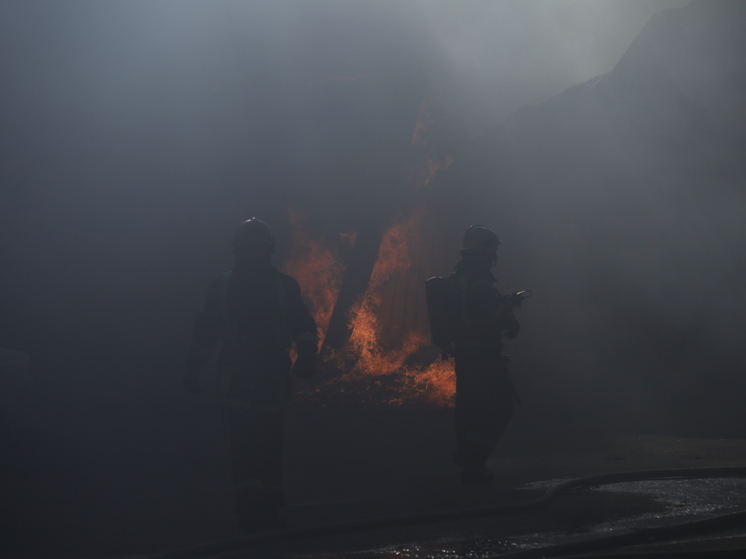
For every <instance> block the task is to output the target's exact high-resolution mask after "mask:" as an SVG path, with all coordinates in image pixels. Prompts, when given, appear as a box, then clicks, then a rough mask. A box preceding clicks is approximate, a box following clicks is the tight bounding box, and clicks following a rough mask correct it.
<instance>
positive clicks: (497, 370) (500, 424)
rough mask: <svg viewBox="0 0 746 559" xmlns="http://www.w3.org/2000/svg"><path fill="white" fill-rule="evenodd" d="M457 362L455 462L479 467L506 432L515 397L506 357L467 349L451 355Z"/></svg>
mask: <svg viewBox="0 0 746 559" xmlns="http://www.w3.org/2000/svg"><path fill="white" fill-rule="evenodd" d="M454 353H455V355H454V358H455V362H456V413H455V423H456V443H457V450H456V455H455V456H454V461H455V462H456V463H457V464H459V465H461V466H465V467H468V466H480V465H484V462H485V461H486V460H487V458H489V456H490V454H492V451H493V450H494V448H495V446H496V445H497V442H498V440H499V439H500V437H501V436H502V434H503V433H504V432H505V429H506V428H507V426H508V423H509V422H510V417H511V415H512V413H513V408H514V406H515V400H516V394H515V387H514V386H513V380H512V379H511V377H510V373H509V372H508V361H509V358H508V357H503V356H502V355H501V354H500V351H499V350H495V349H488V348H480V347H473V348H472V347H469V348H460V349H458V350H457V351H456V352H454Z"/></svg>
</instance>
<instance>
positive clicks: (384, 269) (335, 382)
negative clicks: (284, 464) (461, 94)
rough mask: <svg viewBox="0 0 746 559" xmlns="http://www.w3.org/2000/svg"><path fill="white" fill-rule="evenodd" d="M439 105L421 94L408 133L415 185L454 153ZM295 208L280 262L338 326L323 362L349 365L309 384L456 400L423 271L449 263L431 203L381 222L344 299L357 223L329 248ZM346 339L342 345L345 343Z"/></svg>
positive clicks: (444, 402) (390, 396)
mask: <svg viewBox="0 0 746 559" xmlns="http://www.w3.org/2000/svg"><path fill="white" fill-rule="evenodd" d="M363 78H364V76H337V77H334V78H333V79H332V81H333V82H340V83H345V82H348V81H357V80H359V79H363ZM433 111H434V103H433V102H432V100H430V99H427V98H426V99H423V101H422V103H421V105H420V110H419V114H418V117H417V121H416V124H415V126H414V130H413V132H412V136H411V145H412V148H411V149H412V151H413V155H414V156H415V160H417V161H418V162H419V163H418V164H417V165H415V167H414V169H412V172H411V174H410V176H409V177H402V179H407V184H408V185H409V186H410V187H414V188H419V187H422V186H424V185H427V184H429V183H430V182H431V181H432V180H433V179H434V178H435V176H436V175H437V174H438V173H439V172H441V171H442V170H444V169H447V168H448V167H450V166H451V165H452V164H453V163H454V158H453V157H452V156H451V155H449V154H448V153H447V151H448V150H447V149H446V148H445V147H444V145H443V144H442V143H440V144H439V142H438V141H437V140H436V139H435V138H436V136H443V134H442V133H441V132H438V130H437V129H436V128H437V127H436V123H435V119H434V118H433ZM421 207H424V206H422V205H421ZM431 209H432V208H431ZM289 217H290V222H291V226H292V231H293V233H292V248H291V251H290V253H289V254H288V258H287V261H286V263H285V266H284V270H285V271H286V272H287V273H288V274H290V275H291V276H293V277H294V278H296V279H297V280H298V281H299V283H300V284H301V288H302V290H303V294H304V296H305V297H306V298H307V300H308V301H309V303H310V307H311V311H312V313H313V315H314V317H315V319H316V322H317V324H318V326H319V331H320V334H321V338H322V340H323V339H324V338H325V337H326V333H327V331H328V328H329V325H330V321H331V320H332V318H333V317H334V318H333V320H334V324H333V325H332V328H333V334H332V335H330V336H329V338H330V340H327V342H328V346H327V345H326V344H325V346H326V348H327V350H328V351H327V352H326V353H325V362H326V365H327V366H331V365H334V366H336V368H337V369H338V370H339V371H342V372H343V374H342V375H341V376H340V375H336V376H335V377H334V378H332V379H329V380H327V381H326V384H325V385H323V386H320V387H317V388H316V389H314V391H313V393H315V394H321V393H323V392H324V390H326V391H327V393H335V394H340V393H346V394H348V395H349V394H354V395H355V397H356V398H357V397H360V398H371V397H374V398H378V401H381V396H382V398H383V401H386V402H388V403H389V404H394V405H396V404H401V403H403V402H404V401H405V400H419V401H426V402H429V403H431V404H433V405H437V406H451V405H453V400H454V396H455V392H456V376H455V372H454V370H453V364H452V362H450V361H444V360H438V359H437V352H435V351H434V348H433V347H432V345H431V343H430V338H429V335H428V332H427V320H426V313H425V310H424V309H425V296H424V280H425V279H426V278H427V277H429V276H431V275H433V274H437V273H442V272H443V266H442V264H443V262H442V258H443V255H441V254H440V253H438V252H433V247H434V246H436V245H437V243H440V244H441V245H443V246H445V244H446V243H444V242H443V238H442V236H443V235H444V233H443V230H442V227H438V226H437V225H436V223H437V221H436V220H435V217H434V215H433V214H432V212H430V211H428V212H427V213H426V212H425V211H424V210H422V209H420V210H418V211H414V212H412V213H411V214H410V215H408V216H407V217H405V218H402V219H401V220H400V221H398V222H396V223H394V224H393V225H391V226H390V227H389V228H388V229H386V230H385V231H384V233H383V236H382V239H381V242H380V244H379V246H378V253H377V258H376V261H375V265H374V266H373V270H372V272H371V275H370V279H369V281H368V284H367V287H366V288H365V291H364V293H363V294H362V295H360V296H359V298H358V299H357V300H356V301H355V302H354V303H353V304H351V305H350V302H351V301H352V297H353V296H354V295H355V293H359V291H356V289H359V288H358V287H356V284H354V283H353V284H351V285H352V286H353V287H352V288H351V289H352V291H350V290H349V289H347V286H345V291H344V293H345V295H344V297H343V299H346V302H339V301H338V298H339V293H340V290H341V288H342V285H343V282H344V276H345V272H346V269H347V267H346V265H345V263H344V261H343V259H342V258H341V256H340V252H341V253H342V254H346V253H348V251H352V252H353V253H354V251H355V250H358V249H360V248H362V247H363V246H366V245H365V244H364V243H363V244H361V246H360V247H356V246H355V242H356V240H357V238H356V237H357V234H356V232H354V231H341V232H339V236H338V239H336V243H337V244H336V248H330V246H329V245H328V244H327V241H326V240H324V239H320V238H319V237H318V236H314V235H313V234H312V233H311V232H310V231H309V230H308V228H307V227H306V225H305V219H306V217H305V216H304V215H303V214H301V213H298V212H294V211H290V212H289ZM368 233H370V232H368ZM366 238H367V237H366ZM438 239H439V240H438ZM351 262H352V261H351ZM356 281H357V280H356ZM350 293H351V295H350ZM338 304H340V305H345V306H348V305H350V306H349V308H345V307H340V308H339V309H336V311H337V312H336V313H335V307H336V306H337V305H338ZM345 313H346V315H345ZM345 316H346V318H347V321H348V322H347V327H348V328H347V332H349V336H348V337H346V338H345V337H344V336H337V332H338V330H337V328H338V326H341V327H342V329H343V326H344V323H343V320H344V317H345ZM338 321H339V322H338ZM335 338H339V341H336V339H335ZM332 339H335V340H334V341H332ZM345 339H346V340H347V341H346V343H345V342H344V340H345ZM342 344H344V347H340V346H341V345H342Z"/></svg>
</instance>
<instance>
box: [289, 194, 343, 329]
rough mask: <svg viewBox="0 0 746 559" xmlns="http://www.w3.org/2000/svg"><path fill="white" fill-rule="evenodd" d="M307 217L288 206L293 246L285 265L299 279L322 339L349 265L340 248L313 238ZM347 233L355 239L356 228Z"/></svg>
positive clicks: (291, 274)
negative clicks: (341, 256)
mask: <svg viewBox="0 0 746 559" xmlns="http://www.w3.org/2000/svg"><path fill="white" fill-rule="evenodd" d="M307 217H308V216H307V215H306V214H304V213H302V212H298V211H296V210H293V209H289V210H288V220H289V221H290V227H291V239H290V247H291V248H290V251H289V253H288V256H287V258H286V259H285V262H284V264H283V267H282V269H283V272H285V273H286V274H288V275H290V276H292V277H293V278H295V279H296V280H297V281H298V283H300V286H301V292H302V293H303V297H304V298H305V299H306V301H308V303H309V307H310V311H311V314H312V315H313V317H314V319H315V320H316V324H317V326H318V329H319V339H320V340H322V342H323V340H324V337H325V336H326V331H327V329H328V328H329V321H330V319H331V316H332V312H333V311H334V306H335V305H336V303H337V296H338V295H339V288H340V287H341V286H342V278H343V276H344V273H345V270H346V269H347V267H346V266H345V264H344V263H343V262H342V261H341V259H340V257H339V254H338V253H337V251H335V250H334V249H331V248H329V247H328V246H325V245H324V243H323V241H322V240H321V239H319V238H314V236H313V235H312V233H311V232H310V231H308V229H307V228H306V226H305V223H306V220H307ZM348 236H349V237H350V238H351V239H352V243H354V238H355V234H354V232H348Z"/></svg>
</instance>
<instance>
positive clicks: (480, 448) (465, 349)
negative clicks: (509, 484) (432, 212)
mask: <svg viewBox="0 0 746 559" xmlns="http://www.w3.org/2000/svg"><path fill="white" fill-rule="evenodd" d="M499 245H500V239H499V238H498V236H497V235H496V234H495V233H494V232H493V231H491V230H490V229H488V228H487V227H483V226H481V225H474V226H472V227H470V228H469V229H467V231H466V233H465V234H464V239H463V248H462V249H461V256H462V258H461V260H460V261H459V262H458V264H457V265H456V269H455V272H454V274H453V275H452V276H451V278H450V279H451V281H452V284H451V285H453V286H454V290H455V305H456V307H457V309H456V310H457V312H456V313H455V316H454V318H455V320H454V322H455V328H454V332H453V334H454V335H453V338H454V339H453V349H452V351H451V354H452V355H453V357H454V360H455V365H456V410H455V425H456V443H457V450H456V453H455V455H454V462H455V463H456V464H458V465H459V466H461V467H462V481H463V482H464V483H465V484H469V485H481V484H485V483H489V482H490V481H492V479H493V475H492V473H491V472H490V471H488V470H487V469H486V468H485V462H486V461H487V458H488V457H489V456H490V454H491V453H492V451H493V449H494V448H495V445H496V444H497V441H498V439H499V438H500V437H501V435H502V434H503V432H504V431H505V429H506V427H507V426H508V422H509V421H510V416H511V414H512V412H513V407H514V404H515V401H516V393H515V388H514V386H513V382H512V379H511V377H510V374H509V372H508V362H509V360H510V359H509V357H507V356H504V355H503V354H502V351H503V343H502V340H503V337H507V338H514V337H515V336H516V335H517V334H518V330H519V328H520V325H519V323H518V321H517V320H516V318H515V316H514V315H513V307H512V305H511V304H510V298H509V297H504V296H502V295H501V294H500V293H499V292H498V290H497V287H496V285H495V284H496V280H495V276H493V275H492V272H491V271H490V270H491V268H493V267H494V266H495V265H496V264H497V248H498V246H499Z"/></svg>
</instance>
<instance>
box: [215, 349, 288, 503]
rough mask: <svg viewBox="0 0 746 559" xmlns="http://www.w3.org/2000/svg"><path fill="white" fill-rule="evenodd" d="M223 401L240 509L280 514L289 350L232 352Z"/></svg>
mask: <svg viewBox="0 0 746 559" xmlns="http://www.w3.org/2000/svg"><path fill="white" fill-rule="evenodd" d="M219 371H220V372H219V376H218V402H219V403H220V404H221V406H222V408H223V421H224V425H225V434H226V439H227V443H228V452H229V455H230V461H231V472H232V477H233V484H234V488H235V491H236V508H235V512H236V513H237V514H239V515H245V516H259V517H261V516H264V515H266V514H268V513H276V512H277V510H278V509H279V507H280V506H282V505H283V504H284V496H283V491H282V457H283V442H284V440H283V439H284V433H285V420H286V416H287V411H286V410H287V406H288V404H289V399H290V393H289V387H290V384H289V383H290V380H289V379H290V376H289V375H290V357H289V356H288V355H287V354H286V353H266V354H263V353H246V354H243V355H241V354H238V355H236V354H234V355H229V356H228V357H226V358H225V359H224V360H223V363H222V364H220V365H219Z"/></svg>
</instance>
